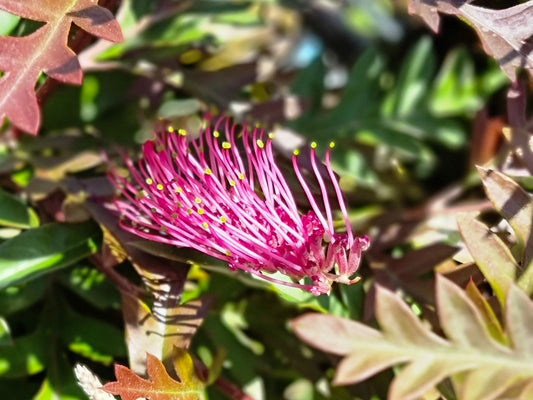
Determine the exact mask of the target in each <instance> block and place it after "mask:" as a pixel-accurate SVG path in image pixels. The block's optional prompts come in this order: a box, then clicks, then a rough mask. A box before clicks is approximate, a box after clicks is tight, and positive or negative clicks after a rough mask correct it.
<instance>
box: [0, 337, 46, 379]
mask: <svg viewBox="0 0 533 400" xmlns="http://www.w3.org/2000/svg"><path fill="white" fill-rule="evenodd" d="M48 345H49V343H48V338H47V337H46V336H45V335H43V334H42V332H41V331H37V332H36V333H32V334H31V335H28V336H25V337H22V338H19V339H15V340H14V342H13V343H12V344H10V345H2V346H0V377H3V378H18V377H22V376H26V375H34V374H38V373H39V372H41V371H42V370H43V369H44V368H45V364H46V362H47V357H48V354H47V348H48Z"/></svg>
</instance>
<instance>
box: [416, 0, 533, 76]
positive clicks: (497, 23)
mask: <svg viewBox="0 0 533 400" xmlns="http://www.w3.org/2000/svg"><path fill="white" fill-rule="evenodd" d="M409 12H410V13H412V14H418V15H420V16H421V17H422V19H424V21H425V22H426V23H427V24H428V25H429V26H430V27H431V29H433V30H434V31H435V32H437V31H438V29H439V21H440V18H439V15H438V13H439V12H441V13H444V14H452V15H457V16H458V17H461V18H464V19H466V20H467V21H469V22H470V23H471V24H472V25H473V27H474V28H475V29H476V31H477V33H478V35H479V36H480V38H481V41H482V42H483V46H484V48H485V51H486V52H487V53H488V54H490V55H492V56H493V57H494V58H495V59H496V60H497V61H498V63H499V64H500V67H501V69H502V70H503V71H504V72H505V74H506V75H507V76H508V77H509V78H510V79H511V80H512V81H516V69H517V68H525V69H528V70H529V71H530V73H531V72H532V71H533V42H532V38H533V24H531V21H532V20H533V2H532V1H528V2H526V3H523V4H518V5H516V6H514V7H510V8H506V9H503V10H492V9H488V8H483V7H478V6H474V5H472V4H470V2H468V1H465V0H410V2H409Z"/></svg>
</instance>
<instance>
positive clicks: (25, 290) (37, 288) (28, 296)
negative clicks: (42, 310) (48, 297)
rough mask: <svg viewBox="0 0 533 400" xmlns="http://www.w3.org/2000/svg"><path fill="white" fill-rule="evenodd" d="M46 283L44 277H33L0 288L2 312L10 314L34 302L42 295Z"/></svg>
mask: <svg viewBox="0 0 533 400" xmlns="http://www.w3.org/2000/svg"><path fill="white" fill-rule="evenodd" d="M47 284H48V283H47V281H46V280H45V279H35V280H33V281H29V282H26V283H23V284H21V285H15V286H9V287H6V288H4V289H2V290H0V310H2V314H4V315H10V314H13V313H15V312H17V311H20V310H23V309H25V308H27V307H30V306H31V305H33V304H35V303H36V302H38V301H39V300H40V299H41V298H42V297H43V296H44V293H45V291H46V287H47Z"/></svg>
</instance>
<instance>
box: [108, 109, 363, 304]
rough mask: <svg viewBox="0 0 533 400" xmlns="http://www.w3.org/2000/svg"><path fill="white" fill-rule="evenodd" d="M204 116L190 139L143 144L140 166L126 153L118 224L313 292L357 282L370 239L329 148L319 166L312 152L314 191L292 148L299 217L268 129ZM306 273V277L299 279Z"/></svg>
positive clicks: (179, 136) (175, 136) (180, 135)
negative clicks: (355, 218)
mask: <svg viewBox="0 0 533 400" xmlns="http://www.w3.org/2000/svg"><path fill="white" fill-rule="evenodd" d="M205 122H206V123H205V126H204V128H203V129H202V130H201V132H200V134H199V136H197V137H194V135H190V134H188V133H187V132H186V131H184V130H181V129H180V130H178V131H177V132H176V131H175V130H174V129H173V128H171V127H169V128H167V129H166V130H165V131H164V132H161V133H159V134H158V136H157V138H156V139H155V140H153V141H147V142H146V143H145V144H144V145H143V156H142V158H141V159H140V160H139V162H138V166H136V165H135V164H134V163H133V161H132V160H131V159H130V158H129V157H125V162H126V166H127V167H128V169H129V176H128V177H123V176H122V175H120V174H119V173H117V172H116V170H114V171H112V172H111V174H110V179H111V181H112V182H113V183H114V184H115V186H117V187H118V188H120V190H121V194H122V195H121V196H120V197H119V198H117V199H116V201H115V202H116V206H117V208H118V210H119V211H120V213H121V225H122V226H123V228H125V229H127V230H128V231H130V232H133V233H134V234H136V235H138V236H141V237H143V238H146V239H149V240H154V241H157V242H162V243H167V244H171V245H175V246H179V247H190V248H193V249H196V250H199V251H201V252H203V253H205V254H208V255H210V256H213V257H216V258H218V259H221V260H224V261H227V262H228V264H229V266H230V268H232V269H241V270H244V271H248V272H249V273H251V274H254V275H258V276H260V277H262V278H264V279H266V280H270V281H274V282H278V283H282V284H284V285H289V286H295V287H300V288H303V289H306V290H309V291H311V292H312V293H314V294H321V293H328V292H329V290H330V286H331V282H332V281H338V282H342V283H348V284H350V283H353V282H355V281H357V280H358V279H353V278H352V277H353V275H354V273H355V272H356V270H357V268H358V266H359V261H360V258H361V252H362V251H363V250H365V249H366V248H367V247H368V244H369V240H368V238H367V237H366V236H365V237H355V236H354V234H353V232H352V229H351V227H350V223H349V220H348V214H347V210H346V205H345V203H344V200H343V197H342V192H341V189H340V187H339V184H338V181H337V178H336V176H335V174H334V172H333V170H332V169H331V166H330V160H329V155H330V150H329V149H328V151H327V153H326V156H325V171H327V172H326V173H324V172H323V171H322V170H323V169H324V166H323V165H322V164H321V163H319V161H318V160H317V156H316V152H315V147H316V144H313V145H312V146H311V150H310V168H309V171H308V172H310V175H311V179H313V180H314V183H313V184H315V185H318V187H319V188H320V193H321V195H319V196H315V195H314V194H313V192H312V190H311V188H310V186H309V183H308V181H307V179H308V176H304V175H305V174H304V172H305V171H304V170H303V168H301V167H300V164H299V152H298V151H295V152H294V155H293V157H292V164H293V167H294V171H295V174H296V177H297V178H298V181H299V182H300V185H301V187H302V189H303V192H304V193H305V195H306V197H307V198H308V200H309V204H310V210H309V211H308V212H307V213H305V214H302V213H300V211H299V210H298V208H297V205H296V201H295V199H294V196H293V194H292V192H291V190H290V188H289V185H288V183H287V180H286V179H285V177H284V175H283V174H282V172H281V170H280V169H279V167H278V165H277V164H276V161H275V159H274V152H273V145H272V134H267V133H266V132H265V131H264V129H260V128H257V127H256V128H249V127H248V126H246V125H245V126H239V125H232V123H231V121H230V120H229V119H228V118H225V117H223V118H220V119H219V120H218V121H217V122H216V123H215V124H214V125H212V124H210V121H209V120H208V119H207V120H206V121H205ZM332 146H333V145H332ZM332 146H330V147H332ZM308 175H309V174H308ZM323 175H325V176H326V179H325V178H324V176H323ZM328 181H329V182H328ZM327 185H330V186H331V187H333V189H334V192H335V195H336V203H337V204H335V208H339V209H340V211H341V213H342V216H343V219H344V230H345V231H344V232H337V231H336V230H335V228H334V224H333V221H334V220H333V211H332V206H333V205H332V204H330V199H329V197H328V193H327ZM337 206H338V207H337ZM275 272H281V273H283V274H285V275H287V276H289V277H290V278H292V280H293V281H292V282H286V281H279V280H277V279H275V278H273V277H272V276H271V274H273V273H275ZM306 277H307V278H310V279H308V282H303V283H301V281H302V280H303V278H306Z"/></svg>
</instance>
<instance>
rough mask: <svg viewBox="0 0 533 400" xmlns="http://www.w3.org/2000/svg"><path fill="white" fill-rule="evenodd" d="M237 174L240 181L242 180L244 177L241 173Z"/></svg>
mask: <svg viewBox="0 0 533 400" xmlns="http://www.w3.org/2000/svg"><path fill="white" fill-rule="evenodd" d="M237 176H238V177H239V179H240V180H241V181H243V180H244V178H245V177H244V174H243V173H239V175H237Z"/></svg>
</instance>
